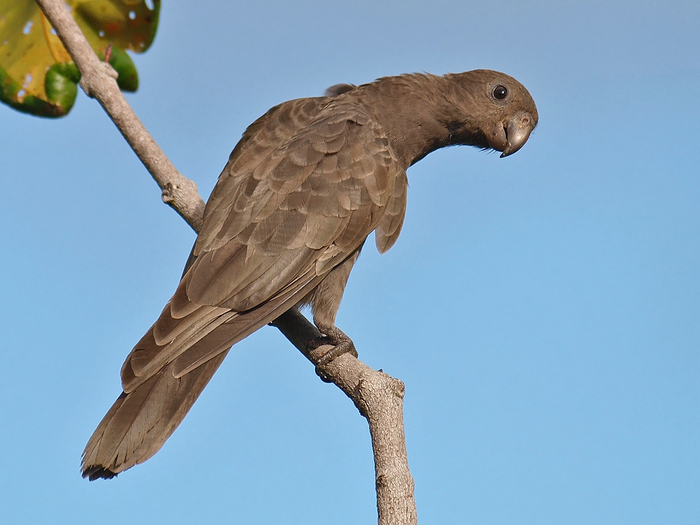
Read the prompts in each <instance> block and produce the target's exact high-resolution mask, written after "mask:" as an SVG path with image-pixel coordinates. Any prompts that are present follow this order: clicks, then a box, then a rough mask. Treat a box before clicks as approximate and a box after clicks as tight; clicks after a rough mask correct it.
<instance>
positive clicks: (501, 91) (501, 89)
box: [493, 84, 508, 100]
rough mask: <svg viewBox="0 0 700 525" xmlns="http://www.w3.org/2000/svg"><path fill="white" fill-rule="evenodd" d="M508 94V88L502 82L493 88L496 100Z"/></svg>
mask: <svg viewBox="0 0 700 525" xmlns="http://www.w3.org/2000/svg"><path fill="white" fill-rule="evenodd" d="M506 96H508V90H507V89H506V87H505V86H501V85H500V84H499V85H498V86H496V87H495V88H493V98H495V99H496V100H503V99H504V98H506Z"/></svg>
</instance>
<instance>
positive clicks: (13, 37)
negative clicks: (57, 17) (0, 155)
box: [0, 0, 160, 117]
mask: <svg viewBox="0 0 700 525" xmlns="http://www.w3.org/2000/svg"><path fill="white" fill-rule="evenodd" d="M66 3H67V4H68V6H69V8H70V9H71V12H72V13H73V16H74V17H75V19H76V21H77V22H78V25H79V26H80V29H81V30H82V31H83V33H84V34H85V37H86V38H87V40H88V42H89V43H90V45H91V46H92V48H93V49H94V50H95V53H96V54H97V56H99V57H100V58H101V59H104V57H105V53H106V51H107V49H108V48H109V49H110V50H111V52H110V60H109V63H110V64H111V65H112V67H114V69H115V70H116V71H117V73H118V74H119V78H118V79H117V83H118V84H119V87H120V89H122V90H124V91H136V89H137V88H138V72H137V71H136V66H135V65H134V63H133V61H132V60H131V57H130V56H129V55H128V54H127V53H126V51H125V50H127V49H128V50H130V51H133V52H136V53H142V52H143V51H145V50H146V49H148V47H149V46H150V45H151V43H152V42H153V38H154V37H155V34H156V30H157V28H158V15H159V12H160V0H152V1H149V0H68V1H67V2H66ZM149 5H151V7H149ZM79 81H80V75H79V73H78V71H77V68H76V67H75V65H74V64H73V63H72V62H71V58H70V56H69V55H68V53H67V51H66V50H65V48H64V47H63V45H62V44H61V42H60V40H59V39H58V37H57V36H56V34H55V31H54V30H53V28H52V27H51V25H50V24H49V22H48V20H46V17H44V15H43V13H42V12H41V11H40V10H39V8H38V7H37V5H36V4H35V3H34V0H0V101H2V102H4V103H5V104H8V105H9V106H11V107H13V108H15V109H17V110H19V111H24V112H26V113H31V114H33V115H38V116H43V117H60V116H63V115H66V114H67V113H68V112H69V111H70V109H71V108H72V107H73V103H74V102H75V98H76V95H77V92H78V91H77V83H78V82H79Z"/></svg>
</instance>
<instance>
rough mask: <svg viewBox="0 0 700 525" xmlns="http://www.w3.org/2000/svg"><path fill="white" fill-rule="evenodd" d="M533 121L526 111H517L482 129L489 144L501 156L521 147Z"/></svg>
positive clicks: (532, 125)
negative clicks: (503, 119) (505, 118)
mask: <svg viewBox="0 0 700 525" xmlns="http://www.w3.org/2000/svg"><path fill="white" fill-rule="evenodd" d="M534 127H535V121H534V119H533V118H532V115H530V113H528V112H527V111H518V112H517V113H516V114H515V115H513V116H511V117H509V118H508V119H507V120H505V121H503V122H499V123H498V124H496V125H495V126H493V127H491V128H489V129H485V130H483V131H484V133H485V134H486V140H488V143H489V146H491V147H492V148H493V149H495V150H498V151H500V152H501V158H503V157H507V156H508V155H512V154H513V153H515V152H516V151H518V150H519V149H520V148H522V147H523V146H524V145H525V143H526V142H527V139H528V138H529V137H530V133H531V132H532V129H533V128H534Z"/></svg>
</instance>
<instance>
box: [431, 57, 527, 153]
mask: <svg viewBox="0 0 700 525" xmlns="http://www.w3.org/2000/svg"><path fill="white" fill-rule="evenodd" d="M445 78H446V79H447V80H448V81H450V83H452V84H453V89H451V90H450V95H451V98H452V100H451V103H452V104H454V105H455V106H457V107H459V108H460V109H461V110H462V111H460V112H459V113H461V116H460V118H459V120H452V122H450V123H449V124H448V125H449V126H450V128H451V130H452V134H453V136H452V139H451V143H453V144H469V145H472V146H478V147H480V148H484V149H491V148H493V149H495V150H497V151H500V152H501V157H507V156H508V155H512V154H513V153H515V152H516V151H518V150H519V149H520V148H522V147H523V145H524V144H525V142H527V139H528V138H529V137H530V133H531V132H532V130H533V129H534V128H535V126H536V125H537V119H538V116H537V107H536V106H535V101H534V100H533V99H532V97H531V96H530V93H528V91H527V89H525V87H524V86H523V85H522V84H521V83H520V82H518V81H517V80H515V79H514V78H513V77H510V76H508V75H505V74H503V73H499V72H497V71H490V70H487V69H478V70H475V71H468V72H466V73H457V74H451V75H446V77H445ZM453 97H454V98H453ZM453 107H454V106H453ZM453 114H454V113H453Z"/></svg>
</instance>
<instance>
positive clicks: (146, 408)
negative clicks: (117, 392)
mask: <svg viewBox="0 0 700 525" xmlns="http://www.w3.org/2000/svg"><path fill="white" fill-rule="evenodd" d="M226 354H228V351H225V352H223V353H221V354H219V355H217V356H216V357H214V358H212V359H211V360H209V361H207V362H206V363H204V364H203V365H201V366H199V367H197V368H195V369H194V370H192V371H190V372H188V373H187V374H185V375H183V376H182V377H180V378H176V377H175V375H174V373H173V367H174V364H173V363H170V364H169V365H168V366H165V367H164V368H163V369H162V370H160V371H159V372H158V373H156V374H155V375H154V376H153V377H151V378H150V379H149V380H148V381H146V382H145V383H143V384H141V385H139V386H138V387H137V388H136V389H135V390H134V391H132V392H130V393H128V394H126V393H122V395H121V396H119V398H118V399H117V400H116V401H115V402H114V405H112V408H111V409H110V410H109V412H107V415H106V416H105V417H104V418H103V419H102V421H101V422H100V424H99V426H98V427H97V430H95V432H94V433H93V435H92V437H91V438H90V441H88V444H87V446H86V447H85V451H84V452H83V461H82V467H81V468H82V472H83V477H84V478H86V477H87V478H90V480H95V479H98V478H105V479H109V478H113V477H114V476H116V475H117V474H118V473H120V472H122V471H123V470H126V469H128V468H130V467H133V466H134V465H136V464H138V463H143V462H144V461H146V460H147V459H148V458H150V457H151V456H152V455H153V454H155V453H156V452H158V450H159V449H160V447H162V446H163V443H165V441H166V440H167V439H168V438H169V437H170V435H171V434H172V433H173V432H174V431H175V429H176V428H177V426H178V425H179V424H180V423H181V422H182V420H183V419H184V417H185V415H186V414H187V412H188V411H189V409H190V408H191V407H192V405H193V403H194V402H195V401H196V399H197V397H199V394H200V393H201V392H202V390H203V389H204V387H205V386H206V385H207V383H208V382H209V380H210V379H211V377H212V376H213V375H214V372H216V369H217V368H219V365H220V364H221V362H222V361H223V360H224V358H225V357H226Z"/></svg>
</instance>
